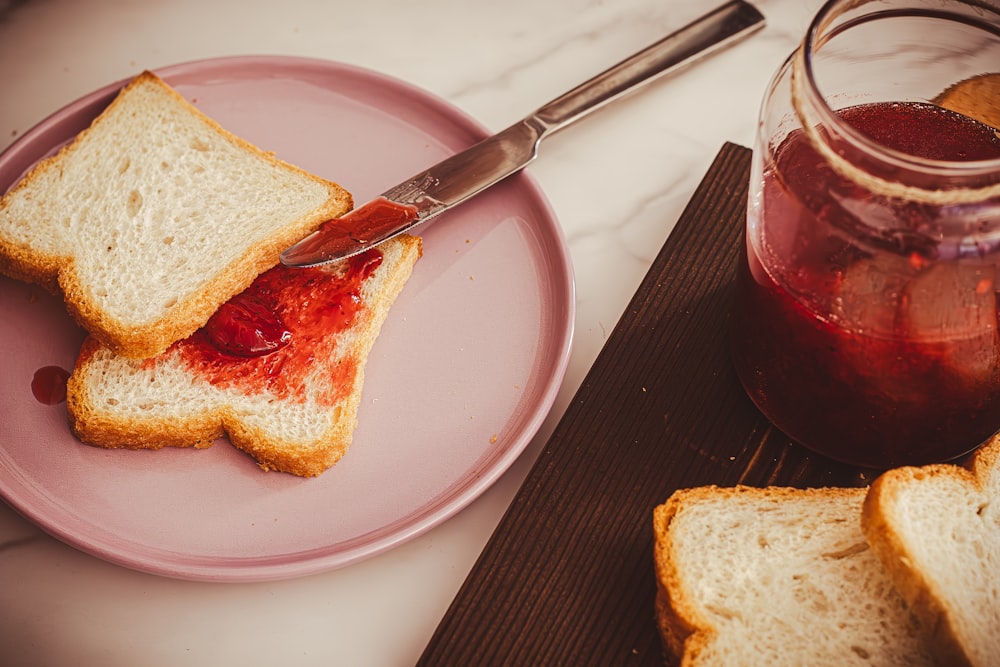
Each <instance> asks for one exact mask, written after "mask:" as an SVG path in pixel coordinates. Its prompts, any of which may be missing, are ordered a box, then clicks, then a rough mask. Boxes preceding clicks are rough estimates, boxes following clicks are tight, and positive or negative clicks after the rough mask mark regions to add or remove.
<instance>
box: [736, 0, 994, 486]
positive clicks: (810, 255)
mask: <svg viewBox="0 0 1000 667" xmlns="http://www.w3.org/2000/svg"><path fill="white" fill-rule="evenodd" d="M991 124H992V125H993V126H992V127H991ZM998 127H1000V5H998V4H997V2H996V1H995V0H994V1H993V2H987V1H984V0H981V1H979V2H976V1H968V2H958V1H956V0H933V1H931V2H918V1H912V0H911V1H908V2H902V1H896V0H868V1H865V0H861V1H858V0H833V1H831V2H827V3H826V4H825V5H824V6H823V7H822V8H821V10H820V11H819V13H818V14H817V15H816V17H815V18H814V19H813V22H812V23H811V24H810V26H809V29H808V31H807V33H806V35H805V37H804V39H803V41H802V44H801V46H800V48H799V49H798V50H797V51H796V52H795V53H793V54H792V55H791V56H790V57H789V59H788V60H787V61H786V62H785V63H784V65H783V66H782V67H781V68H780V69H779V71H778V72H777V74H776V75H775V77H774V79H773V80H772V81H771V84H770V86H769V88H768V90H767V93H766V95H765V98H764V101H763V105H762V110H761V117H760V123H759V127H758V136H757V140H756V145H755V150H754V157H753V166H752V173H751V183H750V197H749V205H748V211H747V227H746V250H747V252H746V255H745V256H744V257H743V259H742V262H741V267H740V269H739V271H740V274H739V276H738V278H737V286H736V302H735V310H734V319H733V332H732V342H733V358H734V363H735V367H736V370H737V373H738V375H739V377H740V380H741V382H742V383H743V385H744V387H745V389H746V391H747V393H748V394H749V396H750V397H751V398H752V399H753V400H754V402H755V403H756V404H757V406H758V407H759V408H760V409H761V410H762V411H763V413H764V414H765V415H766V416H767V417H768V418H769V419H770V420H771V421H772V422H773V423H774V424H775V426H776V427H778V428H779V429H781V430H782V431H783V432H784V433H786V434H787V435H788V436H790V437H791V438H793V439H795V440H797V441H798V442H800V443H801V444H803V445H804V446H806V447H808V448H810V449H812V450H814V451H816V452H818V453H820V454H823V455H825V456H827V457H830V458H832V459H836V460H839V461H843V462H847V463H850V464H853V465H858V466H864V467H871V468H887V467H891V466H897V465H903V464H914V465H919V464H925V463H929V462H934V461H946V460H951V459H954V458H956V457H958V456H961V455H963V454H965V453H967V452H969V451H971V450H973V449H975V448H976V447H977V446H978V445H980V444H982V443H983V442H984V441H986V440H987V439H989V437H990V436H992V435H993V434H994V433H996V432H997V431H998V430H1000V335H998V330H1000V311H998V303H1000V292H998V290H1000V281H998V268H997V267H998V264H1000V130H998V129H997V128H998Z"/></svg>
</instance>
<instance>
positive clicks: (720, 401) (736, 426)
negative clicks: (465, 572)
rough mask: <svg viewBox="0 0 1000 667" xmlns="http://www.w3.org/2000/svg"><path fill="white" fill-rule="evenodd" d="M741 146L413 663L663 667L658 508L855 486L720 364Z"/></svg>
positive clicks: (860, 476) (744, 176)
mask: <svg viewBox="0 0 1000 667" xmlns="http://www.w3.org/2000/svg"><path fill="white" fill-rule="evenodd" d="M749 165H750V151H749V150H748V149H746V148H744V147H741V146H737V145H734V144H726V145H725V146H723V148H722V150H721V151H720V152H719V154H718V155H717V157H716V159H715V161H714V162H713V164H712V166H711V167H710V169H709V171H708V173H707V175H706V176H705V178H704V179H703V181H702V182H701V184H700V185H699V187H698V189H697V190H696V191H695V193H694V195H693V196H692V198H691V201H690V202H689V204H688V206H687V208H686V209H685V210H684V212H683V214H682V215H681V218H680V219H679V221H678V223H677V225H676V227H675V229H674V231H673V232H672V233H671V235H670V237H669V238H668V239H667V241H666V243H665V244H664V246H663V248H662V250H661V251H660V253H659V254H658V256H657V257H656V259H655V260H654V262H653V264H652V266H651V267H650V269H649V272H648V273H647V274H646V276H645V278H644V279H643V281H642V283H641V285H640V286H639V288H638V290H637V291H636V293H635V295H634V296H633V298H632V300H631V302H630V303H629V305H628V307H627V308H626V310H625V312H624V313H623V315H622V317H621V319H620V320H619V322H618V324H617V325H616V327H615V329H614V330H613V332H612V334H611V336H610V337H609V338H608V341H607V343H606V344H605V346H604V348H603V349H602V351H601V353H600V354H599V355H598V357H597V359H596V360H595V362H594V365H593V367H592V368H591V370H590V372H589V373H588V374H587V376H586V378H585V379H584V381H583V383H582V384H581V386H580V388H579V390H578V391H577V393H576V395H575V396H574V398H573V401H572V402H571V403H570V404H569V406H568V408H567V410H566V412H565V414H564V416H563V417H562V419H561V420H560V422H559V424H558V425H557V426H556V429H555V430H554V432H553V434H552V436H551V437H550V439H549V441H548V442H547V444H546V446H545V448H544V449H543V451H542V452H541V453H540V455H539V457H538V459H537V460H536V461H535V463H534V465H533V467H532V469H531V470H530V471H529V473H528V475H527V477H526V478H525V481H524V483H523V485H522V487H521V489H520V490H519V491H518V493H517V495H516V496H515V498H514V500H513V502H512V504H511V506H510V508H509V509H508V510H507V512H506V514H505V515H504V517H503V519H502V520H501V522H500V524H499V525H498V526H497V529H496V531H495V532H494V534H493V536H492V537H491V538H490V540H489V542H488V543H487V545H486V547H485V548H484V550H483V552H482V554H481V555H480V557H479V559H478V560H477V562H476V564H475V565H474V567H473V569H472V571H471V572H470V574H469V576H468V578H467V579H466V581H465V583H464V584H463V586H462V588H461V589H460V591H459V593H458V595H457V596H456V598H455V600H454V601H453V603H452V605H451V607H450V608H449V609H448V611H447V613H446V615H445V617H444V618H443V619H442V621H441V623H440V625H439V626H438V628H437V630H436V632H435V634H434V635H433V636H432V638H431V640H430V642H429V643H428V645H427V647H426V649H425V651H424V654H423V656H422V657H421V660H420V662H419V664H420V665H425V666H429V665H433V666H438V665H442V666H443V665H449V666H450V665H518V666H520V665H546V666H548V665H600V666H604V667H606V666H611V665H662V664H663V656H662V651H661V646H660V640H659V636H658V635H657V632H656V626H655V621H654V611H653V599H654V595H655V591H656V584H655V580H654V575H653V565H652V544H653V535H652V511H653V508H654V507H655V506H656V505H658V504H660V503H662V502H663V501H665V500H666V499H667V497H668V496H670V494H671V493H672V492H673V491H674V490H676V489H678V488H682V487H689V486H698V485H702V484H720V485H733V484H737V483H742V484H750V485H757V486H763V485H767V484H782V485H789V486H799V487H803V486H826V485H839V486H858V485H863V484H867V483H869V482H870V481H871V475H865V474H864V473H863V472H862V471H860V470H858V469H854V468H849V467H847V466H842V465H839V464H835V463H832V462H830V461H827V460H826V459H823V458H820V457H817V456H813V455H810V454H809V453H808V452H807V451H806V450H804V449H802V448H801V447H799V446H797V445H795V444H793V443H791V442H790V441H789V440H788V438H787V437H785V436H783V435H782V434H781V433H780V432H778V431H776V430H774V429H773V428H772V427H771V426H770V424H769V423H768V422H767V420H766V419H765V418H764V417H763V416H761V415H760V413H759V412H758V411H757V410H756V408H755V407H754V405H753V404H752V403H751V402H750V400H749V399H748V398H747V397H746V395H745V394H744V392H743V390H742V388H741V386H740V384H739V381H738V380H737V379H736V376H735V373H734V371H733V370H732V368H731V364H730V359H729V343H728V341H729V335H730V331H729V314H730V309H731V290H732V281H733V277H734V275H735V271H736V267H737V260H738V258H739V253H740V251H741V249H742V243H743V224H744V220H745V206H746V197H747V184H748V178H749Z"/></svg>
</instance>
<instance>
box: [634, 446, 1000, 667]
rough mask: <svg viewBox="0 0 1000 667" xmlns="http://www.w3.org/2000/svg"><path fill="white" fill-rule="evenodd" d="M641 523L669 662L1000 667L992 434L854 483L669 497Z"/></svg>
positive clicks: (998, 469) (998, 495) (997, 493)
mask: <svg viewBox="0 0 1000 667" xmlns="http://www.w3.org/2000/svg"><path fill="white" fill-rule="evenodd" d="M653 529H654V536H655V537H654V542H655V546H654V562H655V568H656V574H657V584H658V589H657V608H656V615H657V620H658V624H659V628H660V633H661V636H662V639H663V643H664V648H665V652H666V654H667V655H668V657H669V659H670V660H671V661H673V662H675V663H677V664H681V665H685V666H689V667H692V666H695V665H699V666H700V665H866V666H867V665H942V666H949V667H950V666H953V665H976V666H980V667H988V666H990V665H997V664H1000V578H998V576H997V573H998V572H1000V436H998V437H996V438H994V439H993V440H992V441H991V442H989V443H987V444H986V445H984V446H983V448H982V449H980V451H979V452H978V453H977V454H976V455H975V457H974V458H973V459H972V460H971V464H970V467H969V468H964V467H960V466H957V465H933V466H925V467H921V468H914V467H907V468H899V469H895V470H890V471H888V472H886V473H883V474H882V475H881V476H880V477H879V478H877V479H876V481H875V482H874V483H873V484H872V486H871V487H870V488H868V489H864V488H858V489H847V488H815V489H793V488H782V487H767V488H751V487H742V486H740V487H732V488H721V487H714V486H713V487H699V488H693V489H682V490H678V491H676V492H675V493H674V494H673V495H672V496H671V497H670V498H669V499H668V500H667V502H665V503H664V504H663V505H660V506H659V507H657V508H656V509H655V510H654V520H653Z"/></svg>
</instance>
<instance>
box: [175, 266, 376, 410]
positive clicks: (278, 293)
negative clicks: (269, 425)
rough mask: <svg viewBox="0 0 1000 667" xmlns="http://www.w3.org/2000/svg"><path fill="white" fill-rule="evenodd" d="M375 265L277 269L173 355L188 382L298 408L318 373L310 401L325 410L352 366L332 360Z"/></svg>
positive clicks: (345, 388) (358, 311) (235, 299)
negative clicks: (290, 401) (199, 380)
mask: <svg viewBox="0 0 1000 667" xmlns="http://www.w3.org/2000/svg"><path fill="white" fill-rule="evenodd" d="M381 264H382V253H381V251H379V250H378V249H372V250H369V251H368V252H365V253H363V254H360V255H356V256H354V257H351V258H349V259H346V260H344V261H343V262H340V263H339V264H336V265H332V266H329V267H325V268H318V267H316V268H294V269H293V268H287V267H284V266H281V265H279V266H276V267H274V268H273V269H271V270H270V271H267V272H265V273H263V274H261V275H260V276H258V278H257V279H256V280H255V281H254V282H253V284H251V285H250V287H248V288H247V289H246V290H245V291H243V292H242V293H240V294H238V295H236V296H235V297H233V298H232V299H230V300H229V301H228V302H226V303H225V304H223V306H222V307H220V308H219V310H217V311H216V313H215V315H213V316H212V318H211V319H210V320H209V321H208V323H206V324H205V326H204V327H202V328H201V329H199V330H198V331H196V332H195V333H194V334H192V335H191V336H190V337H189V338H187V339H185V340H182V341H180V342H178V343H176V344H175V348H176V350H177V352H178V353H179V354H180V355H181V358H182V359H183V360H184V362H185V363H186V364H187V365H188V367H189V368H190V369H191V370H192V371H193V372H194V373H195V374H197V375H199V376H201V377H203V378H205V379H206V380H208V381H209V382H211V383H212V384H213V385H215V386H217V387H220V388H238V389H239V390H241V391H243V392H244V393H247V394H256V393H262V392H265V391H266V392H270V393H271V394H273V395H275V396H277V397H278V398H294V399H297V400H305V399H306V378H307V376H309V375H312V374H314V373H317V372H318V373H319V374H320V377H321V381H320V382H314V383H311V384H312V385H313V386H314V387H315V388H314V389H313V391H316V392H318V393H317V394H316V395H314V396H313V398H314V400H317V401H318V402H320V403H322V404H326V405H332V404H334V403H336V402H337V400H338V399H339V398H341V397H342V395H343V394H344V393H346V392H347V391H348V389H349V385H348V381H349V380H350V378H351V377H352V376H353V375H354V371H355V368H356V364H357V360H355V359H353V358H340V357H339V356H338V354H337V350H336V346H337V339H338V334H340V333H342V332H344V331H346V330H347V329H349V328H350V327H351V326H352V325H353V324H354V323H355V322H356V321H357V318H358V317H359V316H360V315H361V314H362V311H363V310H364V307H365V304H364V301H363V299H362V286H363V283H364V281H365V280H366V279H368V278H369V277H371V275H372V274H373V273H374V272H375V271H376V270H377V269H378V267H379V266H380V265H381Z"/></svg>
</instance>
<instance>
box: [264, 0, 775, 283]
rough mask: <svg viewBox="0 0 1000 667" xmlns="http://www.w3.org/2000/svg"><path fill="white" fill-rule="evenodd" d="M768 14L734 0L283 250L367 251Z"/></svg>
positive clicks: (317, 256) (327, 255) (317, 255)
mask: <svg viewBox="0 0 1000 667" xmlns="http://www.w3.org/2000/svg"><path fill="white" fill-rule="evenodd" d="M763 25H764V17H763V16H762V15H761V13H760V12H759V11H758V10H757V9H756V8H755V7H753V6H752V5H750V4H749V3H747V2H744V1H743V0H731V1H730V2H727V3H726V4H724V5H722V6H720V7H719V8H717V9H715V10H713V11H712V12H709V13H708V14H705V15H704V16H702V17H700V18H698V19H696V20H694V21H693V22H691V23H689V24H687V25H686V26H684V27H683V28H681V29H680V30H677V31H676V32H673V33H671V34H669V35H667V36H666V37H664V38H663V39H661V40H660V41H658V42H656V43H654V44H652V45H650V46H648V47H646V48H645V49H643V50H642V51H639V52H638V53H636V54H634V55H632V56H630V57H628V58H626V59H625V60H623V61H622V62H620V63H618V64H617V65H615V66H614V67H611V68H610V69H607V70H605V71H604V72H602V73H601V74H598V75H597V76H595V77H593V78H592V79H590V80H588V81H586V82H584V83H582V84H580V85H579V86H577V87H576V88H574V89H572V90H570V91H569V92H567V93H565V94H563V95H561V96H559V97H557V98H556V99H554V100H552V101H551V102H549V103H548V104H546V105H544V106H542V107H540V108H539V109H538V110H536V111H535V112H534V113H532V114H530V115H528V116H526V117H525V118H523V119H521V120H520V121H518V122H517V123H514V124H513V125H511V126H510V127H508V128H507V129H505V130H502V131H500V132H498V133H497V134H494V135H493V136H491V137H488V138H486V139H484V140H482V141H481V142H479V143H477V144H475V145H473V146H472V147H471V148H468V149H466V150H464V151H462V152H460V153H457V154H455V155H453V156H451V157H448V158H446V159H445V160H443V161H441V162H439V163H438V164H436V165H434V166H433V167H430V168H428V169H426V170H425V171H422V172H420V173H419V174H416V175H415V176H413V177H411V178H408V179H407V180H405V181H403V182H402V183H400V184H399V185H396V186H394V187H392V188H390V189H388V190H386V191H385V192H383V193H382V194H381V195H379V196H378V197H376V198H375V199H373V200H371V201H370V202H367V203H365V204H363V205H362V206H360V207H358V208H356V209H354V210H353V211H351V212H349V213H346V214H345V215H343V216H341V217H339V218H336V219H334V220H330V221H328V222H325V223H323V225H321V226H320V228H319V229H318V230H316V231H315V232H313V233H312V234H310V235H309V236H307V237H305V238H304V239H302V240H301V241H299V242H298V243H296V244H294V245H292V246H290V247H289V248H286V249H285V250H284V251H283V252H282V253H281V263H282V264H284V265H286V266H315V265H318V264H326V263H328V262H333V261H336V260H339V259H344V258H346V257H350V256H352V255H356V254H358V253H361V252H364V251H365V250H368V249H369V248H371V247H373V246H376V245H378V244H379V243H382V242H384V241H387V240H389V239H391V238H393V237H394V236H398V235H399V234H403V233H404V232H408V231H410V230H411V229H412V228H414V227H416V226H417V225H419V224H422V223H424V222H426V221H428V220H430V219H431V218H433V217H434V216H436V215H439V214H440V213H442V212H444V211H446V210H448V209H449V208H452V207H453V206H457V205H458V204H460V203H461V202H463V201H465V200H466V199H468V198H469V197H472V196H473V195H475V194H477V193H479V192H482V191H483V190H485V189H487V188H489V187H490V186H491V185H494V184H495V183H497V182H499V181H501V180H503V179H504V178H506V177H507V176H510V175H511V174H514V173H516V172H518V171H520V170H521V169H523V168H524V167H525V166H527V165H528V164H529V163H530V162H532V161H533V160H534V159H535V158H536V157H537V156H538V147H539V144H540V143H541V141H542V140H543V139H545V138H546V137H548V136H550V135H552V134H554V133H555V132H557V131H559V130H561V129H563V128H565V127H566V126H568V125H570V124H571V123H574V122H576V121H577V120H579V119H581V118H583V117H584V116H586V115H587V114H589V113H591V112H593V111H595V110H597V109H599V108H601V107H603V106H604V105H606V104H608V103H609V102H612V101H614V100H617V99H620V98H621V97H623V96H624V95H626V94H627V93H631V92H633V91H635V90H636V89H637V88H639V87H640V86H641V85H642V84H646V83H649V82H650V81H653V80H655V79H657V78H659V77H660V76H662V75H664V74H667V73H668V72H673V71H675V70H677V69H679V68H680V67H681V66H684V65H688V64H691V63H692V62H694V61H696V60H698V59H699V58H701V57H704V56H706V55H708V54H710V53H713V52H715V51H718V50H719V49H721V48H723V47H725V46H728V45H730V44H732V43H733V42H735V41H737V40H739V39H741V38H743V37H746V36H747V35H749V34H750V33H752V32H754V31H756V30H758V29H760V28H762V27H763Z"/></svg>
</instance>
